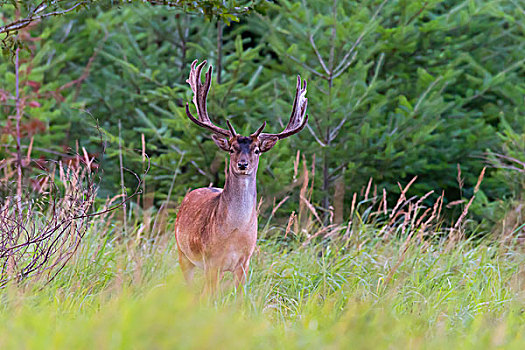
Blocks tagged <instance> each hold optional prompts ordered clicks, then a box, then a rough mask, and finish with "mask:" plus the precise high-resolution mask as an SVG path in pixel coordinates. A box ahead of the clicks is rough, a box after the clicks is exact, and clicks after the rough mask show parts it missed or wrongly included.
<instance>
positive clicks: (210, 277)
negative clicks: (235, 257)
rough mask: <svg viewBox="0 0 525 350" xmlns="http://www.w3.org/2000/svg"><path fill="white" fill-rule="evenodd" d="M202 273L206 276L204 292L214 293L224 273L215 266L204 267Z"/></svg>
mask: <svg viewBox="0 0 525 350" xmlns="http://www.w3.org/2000/svg"><path fill="white" fill-rule="evenodd" d="M204 274H205V277H206V281H205V285H204V293H206V294H208V295H214V294H216V293H217V290H218V288H219V282H220V281H221V280H222V276H223V274H224V273H223V272H222V271H221V270H220V269H219V268H217V267H211V266H209V267H205V270H204Z"/></svg>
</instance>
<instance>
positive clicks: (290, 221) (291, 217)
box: [284, 211, 295, 238]
mask: <svg viewBox="0 0 525 350" xmlns="http://www.w3.org/2000/svg"><path fill="white" fill-rule="evenodd" d="M294 221H295V211H292V214H290V217H289V218H288V224H287V225H286V231H285V232H284V238H286V237H288V233H290V229H291V228H292V225H293V223H294Z"/></svg>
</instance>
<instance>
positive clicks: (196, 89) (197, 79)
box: [186, 60, 236, 138]
mask: <svg viewBox="0 0 525 350" xmlns="http://www.w3.org/2000/svg"><path fill="white" fill-rule="evenodd" d="M196 64H197V60H195V61H193V62H192V64H191V70H190V76H189V78H188V80H186V82H187V83H188V84H190V86H191V90H192V91H193V104H194V105H195V107H196V108H197V115H198V117H199V119H197V118H195V117H194V116H193V115H192V114H191V113H190V107H189V104H188V103H186V114H187V115H188V118H190V119H191V121H192V122H194V123H195V124H197V125H198V126H202V127H203V128H207V129H209V130H211V131H213V132H214V133H216V134H220V135H222V136H226V137H228V138H229V137H234V136H235V135H236V134H235V130H234V129H233V127H231V126H230V125H231V124H230V123H229V122H228V127H229V128H230V131H228V130H225V129H223V128H220V127H218V126H216V125H215V124H213V123H212V121H211V120H210V117H208V110H207V109H206V98H207V97H208V92H209V91H210V85H211V72H212V70H213V67H212V66H210V68H208V71H207V72H206V80H205V82H204V84H202V83H201V71H202V68H203V67H204V65H205V64H206V61H203V62H202V63H201V64H199V65H198V66H197V68H195V65H196Z"/></svg>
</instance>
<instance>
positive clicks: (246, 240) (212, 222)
mask: <svg viewBox="0 0 525 350" xmlns="http://www.w3.org/2000/svg"><path fill="white" fill-rule="evenodd" d="M205 64H206V61H204V62H202V63H201V64H199V65H198V66H196V65H197V60H195V61H193V63H192V64H191V70H190V76H189V78H188V80H186V82H187V83H188V84H189V85H190V86H191V89H192V91H193V104H194V105H195V107H196V108H197V116H198V118H195V117H194V116H193V115H192V114H191V113H190V109H189V104H188V103H187V104H186V114H187V115H188V118H190V120H191V121H193V122H194V123H195V124H197V125H199V126H201V127H204V128H206V129H209V130H210V131H212V133H213V134H212V135H211V137H212V139H213V141H214V142H215V144H216V145H217V146H218V147H219V148H220V149H221V150H223V151H226V152H229V153H230V163H229V167H228V172H227V176H226V181H225V184H224V189H221V188H215V187H207V188H198V189H195V190H193V191H191V192H189V193H188V194H187V195H186V196H185V197H184V199H183V201H182V203H181V205H180V208H179V212H178V215H177V219H176V222H175V236H176V240H177V246H178V251H179V262H180V267H181V269H182V272H183V274H184V277H185V279H186V280H187V281H188V283H191V281H192V279H193V270H194V268H195V267H199V268H202V269H204V273H205V278H206V282H205V289H206V290H208V291H211V292H213V291H214V290H215V289H216V288H217V286H218V283H219V281H220V280H221V279H222V276H223V274H224V272H226V271H230V272H233V274H234V281H235V284H236V285H237V286H239V284H242V283H244V281H245V278H246V274H247V272H248V267H249V264H250V258H251V256H252V253H253V251H254V249H255V244H256V240H257V189H256V176H257V167H258V165H259V156H260V154H261V153H263V152H267V151H269V150H270V149H271V148H272V147H273V146H275V144H276V142H277V141H278V140H281V139H284V138H286V137H288V136H291V135H293V134H296V133H298V132H299V131H301V130H302V129H303V128H304V126H305V125H306V122H307V121H308V115H306V116H305V113H306V106H307V102H308V100H307V98H306V81H304V83H303V84H302V86H301V77H300V76H298V77H297V88H296V93H295V99H294V102H293V108H292V115H291V117H290V121H289V122H288V125H287V126H286V128H285V129H284V130H283V131H282V132H281V133H279V134H266V133H263V132H262V131H263V129H264V127H265V126H266V122H263V124H262V125H261V127H259V129H257V131H255V132H254V133H253V134H251V135H250V136H241V135H239V134H237V132H235V129H234V128H233V126H232V125H231V123H230V121H229V120H227V121H226V123H227V125H228V130H225V129H223V128H221V127H218V126H216V125H214V124H213V123H212V121H211V120H210V118H209V116H208V112H207V108H206V98H207V96H208V92H209V90H210V85H211V74H212V69H213V68H212V67H211V66H210V67H209V68H208V71H207V73H206V79H205V83H204V84H202V80H201V71H202V69H203V67H204V65H205Z"/></svg>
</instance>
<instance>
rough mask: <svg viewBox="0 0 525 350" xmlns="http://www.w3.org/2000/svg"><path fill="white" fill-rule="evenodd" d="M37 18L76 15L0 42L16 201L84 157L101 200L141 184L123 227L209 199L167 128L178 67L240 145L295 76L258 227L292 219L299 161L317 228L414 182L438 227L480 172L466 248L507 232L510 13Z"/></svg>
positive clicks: (108, 7) (202, 7)
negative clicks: (302, 82) (206, 67)
mask: <svg viewBox="0 0 525 350" xmlns="http://www.w3.org/2000/svg"><path fill="white" fill-rule="evenodd" d="M43 3H46V4H47V2H43ZM19 4H22V6H21V7H19V10H17V11H15V9H14V8H15V7H14V6H13V5H12V3H10V2H9V1H4V2H3V4H2V15H1V18H2V21H3V23H4V25H5V24H7V23H10V21H11V20H12V19H13V18H24V16H27V15H28V14H30V13H31V11H34V10H35V7H36V4H37V3H36V2H31V1H27V2H21V3H19ZM49 4H50V6H55V7H56V10H65V9H70V8H72V7H73V6H76V5H78V4H80V6H78V8H75V9H74V11H71V12H68V13H65V14H64V15H62V16H50V17H49V18H46V19H44V20H42V21H35V22H33V23H31V24H30V25H29V26H27V27H25V28H23V29H21V30H20V32H19V34H18V36H14V35H13V34H12V33H11V34H10V35H9V33H3V34H2V36H3V37H5V39H4V40H3V41H2V47H3V52H4V55H3V58H2V61H1V63H0V76H1V77H2V78H1V80H2V84H1V86H0V102H1V104H2V108H0V113H1V117H0V123H1V125H0V127H1V128H2V136H1V140H0V143H1V144H2V148H1V149H0V158H2V159H3V163H2V171H3V172H4V174H8V173H10V172H11V173H14V172H15V170H16V163H17V157H16V130H15V126H16V123H15V116H16V115H17V111H16V108H17V106H16V103H15V100H16V98H15V97H16V94H17V92H16V89H17V88H16V80H17V74H16V73H15V66H16V64H15V63H16V62H15V52H18V55H19V57H18V60H19V63H18V65H19V74H18V75H19V77H18V78H19V90H20V91H19V92H18V93H19V94H20V95H19V97H20V100H21V101H22V103H21V105H20V106H19V107H20V108H21V111H20V116H21V121H20V122H21V124H20V128H21V140H20V141H21V148H22V153H24V157H25V154H27V157H26V158H27V159H26V161H25V162H24V164H23V173H24V179H25V181H26V182H27V183H28V184H29V183H32V184H33V185H34V183H35V181H36V180H35V179H37V178H38V176H39V172H41V169H40V168H41V166H40V164H41V163H42V161H44V160H50V159H51V160H57V161H59V160H67V159H70V158H71V157H72V156H73V155H74V154H75V153H79V152H80V153H81V151H80V150H81V149H82V147H85V148H86V150H87V152H88V153H89V154H90V155H92V156H94V157H95V159H96V161H95V162H96V164H97V167H98V168H99V169H100V170H102V171H101V172H99V174H100V175H102V176H101V177H100V179H101V183H100V187H99V190H98V196H99V197H100V198H106V197H112V196H114V195H115V194H118V193H120V192H121V190H122V189H121V187H122V186H124V187H125V188H126V189H125V192H126V193H128V194H129V193H133V189H134V188H135V187H136V186H137V178H136V177H135V176H134V174H138V175H139V176H142V175H141V174H144V173H145V169H148V171H147V174H146V175H145V176H144V182H143V183H142V184H141V186H142V190H143V194H142V196H140V197H139V198H137V200H136V201H134V202H133V203H131V206H136V207H134V208H133V209H134V210H139V211H140V210H156V209H158V208H159V207H160V206H161V205H162V204H163V203H164V205H165V206H166V207H167V208H169V209H170V210H171V211H173V210H174V208H176V206H177V203H178V202H180V200H181V198H182V197H183V196H184V194H185V193H186V191H187V190H188V189H189V188H196V187H202V186H208V185H209V184H213V185H214V186H219V187H220V186H222V184H223V182H224V172H223V166H224V160H225V155H224V154H223V153H221V152H220V151H219V150H218V149H217V148H216V147H215V145H214V144H213V142H211V141H210V135H209V133H208V132H206V131H205V130H203V129H200V128H198V127H196V126H195V125H193V124H192V123H191V122H190V121H189V119H188V118H187V117H186V116H185V112H184V105H185V103H186V102H187V101H190V100H191V91H190V89H189V86H188V85H187V84H186V83H185V80H186V79H187V76H188V72H189V66H190V63H191V62H192V61H193V60H194V59H198V60H199V61H202V60H204V59H207V60H208V62H209V63H210V64H211V65H213V66H214V75H213V84H212V88H211V92H210V95H209V97H208V105H209V111H210V114H211V115H212V117H213V119H214V121H215V122H216V123H217V124H220V125H225V121H226V119H230V120H231V121H232V123H233V124H234V125H235V126H236V128H237V130H239V131H240V132H242V133H244V134H247V133H248V132H251V131H253V130H255V128H257V127H258V126H259V125H260V124H261V122H262V121H267V123H268V127H267V128H268V130H270V131H272V132H276V131H278V130H281V128H282V127H283V124H285V123H286V121H287V118H288V115H289V113H290V110H291V104H292V100H293V93H294V86H295V80H296V75H297V74H300V75H301V76H302V77H303V78H305V79H307V80H308V98H309V105H308V114H309V116H310V122H309V125H308V128H307V129H306V130H304V131H303V132H302V133H301V134H300V135H298V136H296V137H294V138H290V139H289V140H286V141H284V142H280V143H279V145H278V146H277V147H276V148H275V149H274V150H272V153H270V154H267V155H264V156H263V157H261V158H262V160H261V165H260V167H259V175H258V188H259V193H260V196H262V198H263V206H262V213H263V215H264V216H265V217H268V216H270V215H271V216H275V217H282V218H283V220H286V219H287V218H288V216H289V215H290V212H291V211H292V210H293V209H294V208H295V207H297V203H298V202H300V201H301V199H300V193H299V192H300V191H299V189H300V184H301V183H302V182H301V181H297V179H296V175H297V162H298V161H299V160H302V162H304V164H305V165H306V164H307V165H308V169H309V170H311V171H310V176H312V175H314V178H315V181H313V183H310V186H311V188H310V191H311V192H310V195H311V196H310V197H309V198H310V199H311V203H312V205H313V206H314V207H315V208H316V209H317V211H319V212H320V213H321V214H320V216H321V219H322V220H323V221H324V222H328V221H330V220H331V221H335V222H338V223H340V222H343V221H345V220H348V215H349V213H350V211H351V206H352V201H353V200H354V202H355V199H354V197H353V194H354V193H357V194H358V195H360V196H361V197H362V196H363V195H364V192H365V191H366V193H368V192H370V193H371V194H372V193H373V195H374V196H373V197H374V198H378V197H381V196H382V195H383V191H385V193H386V194H388V196H387V195H386V194H385V198H386V201H389V202H393V201H395V200H394V199H393V198H397V197H396V196H397V195H398V194H399V193H400V189H401V188H402V186H401V185H403V186H404V185H406V184H407V183H409V182H410V181H411V180H412V179H413V178H414V177H415V176H417V180H416V181H415V183H414V184H413V185H412V187H411V193H412V194H414V195H419V196H423V195H425V194H427V193H428V192H429V191H434V192H433V193H431V194H430V195H429V196H428V198H427V200H428V201H429V202H431V201H432V200H435V199H436V198H438V197H439V196H440V195H441V194H444V204H445V205H446V207H445V209H444V210H446V211H447V217H448V218H450V219H451V220H453V219H454V218H457V217H458V216H459V215H460V214H461V213H462V211H463V208H464V206H465V204H466V203H467V202H468V199H469V198H471V197H472V195H473V192H474V188H475V185H476V181H477V178H478V175H479V174H480V172H481V171H482V169H483V168H484V167H487V170H486V173H485V176H484V180H483V184H482V186H481V188H480V190H479V192H478V194H477V196H476V200H475V201H473V202H472V203H471V205H470V208H469V210H470V213H471V214H473V216H472V218H473V219H474V221H472V223H473V224H474V225H475V226H476V227H478V226H477V225H478V224H482V225H481V226H479V230H478V231H479V232H481V233H487V232H491V231H494V230H496V231H500V230H501V229H502V228H503V227H504V226H505V222H507V224H508V222H513V223H514V226H513V225H510V226H512V227H510V226H509V225H507V226H509V227H510V229H511V230H515V229H516V227H517V226H516V225H515V224H516V223H517V221H519V220H518V219H516V217H521V215H522V211H523V209H521V208H522V205H521V200H522V196H523V192H524V183H525V182H524V181H525V180H524V179H525V178H524V176H523V173H524V171H523V169H524V166H523V165H524V162H525V152H524V151H525V131H524V125H525V123H524V122H525V103H524V102H525V101H524V92H525V78H524V77H525V74H524V62H525V41H524V40H523V38H524V23H525V22H524V17H525V14H524V10H523V8H524V7H523V3H522V2H520V1H422V0H421V1H419V0H418V1H386V0H385V1H312V2H308V1H306V2H305V1H303V2H292V1H279V2H265V1H262V2H255V3H254V2H246V3H237V2H227V3H223V2H219V1H204V2H180V3H178V7H177V6H166V5H162V4H160V3H156V2H151V3H140V2H132V3H119V2H104V1H103V2H99V1H92V2H89V1H88V2H85V3H84V2H81V3H80V2H75V1H69V2H68V1H63V2H56V3H54V2H49ZM155 4H157V5H155ZM173 4H174V3H171V5H173ZM11 22H12V21H11ZM17 48H18V49H17ZM101 140H102V141H101ZM103 148H104V151H103ZM28 150H29V152H28ZM298 151H299V152H300V155H299V154H298V153H297V152H298ZM119 156H122V160H120V159H119ZM296 158H297V160H296ZM121 162H123V163H122V164H121ZM294 164H295V167H294ZM122 167H125V168H127V169H129V171H126V172H124V173H122V172H121V168H122ZM294 174H295V175H294ZM367 187H368V190H367ZM33 188H34V187H33ZM371 197H372V195H371ZM391 198H392V199H391ZM166 199H169V203H166ZM283 199H287V200H286V201H285V202H283V203H282V205H281V206H280V207H279V208H278V210H277V211H275V210H273V211H272V212H271V213H270V211H271V209H272V208H275V204H276V203H279V202H280V201H282V200H283ZM128 209H129V207H128Z"/></svg>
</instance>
